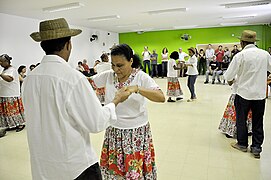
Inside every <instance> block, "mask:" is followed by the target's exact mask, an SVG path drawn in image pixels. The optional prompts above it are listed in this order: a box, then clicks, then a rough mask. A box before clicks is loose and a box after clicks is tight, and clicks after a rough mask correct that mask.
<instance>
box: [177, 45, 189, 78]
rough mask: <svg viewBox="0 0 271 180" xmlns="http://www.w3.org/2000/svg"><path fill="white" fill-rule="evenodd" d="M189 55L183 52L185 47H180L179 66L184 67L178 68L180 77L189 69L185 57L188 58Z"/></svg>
mask: <svg viewBox="0 0 271 180" xmlns="http://www.w3.org/2000/svg"><path fill="white" fill-rule="evenodd" d="M188 57H189V55H188V54H186V53H185V52H183V49H182V48H181V47H180V48H179V62H178V65H177V67H178V68H182V69H181V70H178V74H179V75H180V77H184V74H185V73H186V71H187V68H185V58H188Z"/></svg>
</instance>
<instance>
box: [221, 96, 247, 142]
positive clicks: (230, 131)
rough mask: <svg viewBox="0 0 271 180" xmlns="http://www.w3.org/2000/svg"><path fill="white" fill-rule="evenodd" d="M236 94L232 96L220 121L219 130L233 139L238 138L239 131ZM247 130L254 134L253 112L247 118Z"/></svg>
mask: <svg viewBox="0 0 271 180" xmlns="http://www.w3.org/2000/svg"><path fill="white" fill-rule="evenodd" d="M234 99H235V94H232V95H231V96H230V99H229V102H228V105H227V107H226V109H225V112H224V114H223V117H222V119H221V121H220V124H219V127H218V129H219V130H220V131H221V132H222V133H225V134H227V135H229V136H231V137H236V134H237V129H236V111H235V106H234ZM247 129H248V133H251V132H252V112H251V110H250V111H249V113H248V116H247Z"/></svg>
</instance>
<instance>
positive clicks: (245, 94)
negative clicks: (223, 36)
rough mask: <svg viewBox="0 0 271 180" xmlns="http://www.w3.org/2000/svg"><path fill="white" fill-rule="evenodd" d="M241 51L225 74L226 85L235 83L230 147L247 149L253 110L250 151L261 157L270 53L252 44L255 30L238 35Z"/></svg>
mask: <svg viewBox="0 0 271 180" xmlns="http://www.w3.org/2000/svg"><path fill="white" fill-rule="evenodd" d="M239 39H240V43H241V46H242V48H243V50H242V51H241V52H239V53H237V54H236V55H235V56H234V58H233V60H232V62H231V63H230V66H229V68H228V70H227V71H226V72H225V74H224V77H225V79H226V80H227V81H228V83H229V85H232V84H233V83H236V85H237V93H236V97H235V101H234V105H235V109H236V126H237V143H232V144H231V146H232V147H233V148H236V149H238V150H240V151H243V152H247V147H248V131H247V126H246V120H247V115H248V112H249V110H250V109H251V110H252V132H253V135H252V145H251V146H250V152H251V153H252V154H253V156H254V157H255V158H260V153H261V152H262V144H263V139H264V132H263V115H264V109H265V98H266V94H265V93H266V92H265V91H266V81H267V76H266V73H267V71H271V56H270V55H269V54H268V52H266V51H264V50H262V49H259V48H257V47H256V46H255V42H256V41H257V38H256V32H254V31H251V30H244V31H243V32H242V36H241V37H240V38H239Z"/></svg>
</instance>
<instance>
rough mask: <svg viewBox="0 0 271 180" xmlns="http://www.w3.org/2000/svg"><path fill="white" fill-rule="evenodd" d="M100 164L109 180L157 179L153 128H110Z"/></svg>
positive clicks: (146, 126) (148, 126) (147, 126)
mask: <svg viewBox="0 0 271 180" xmlns="http://www.w3.org/2000/svg"><path fill="white" fill-rule="evenodd" d="M100 165H101V170H102V174H103V178H104V179H106V180H114V179H118V178H121V179H127V180H141V179H142V180H144V179H149V180H156V179H157V171H156V165H155V154H154V147H153V143H152V136H151V131H150V125H149V124H147V125H145V126H142V127H139V128H134V129H118V128H114V127H109V128H107V130H106V133H105V139H104V144H103V148H102V153H101V161H100Z"/></svg>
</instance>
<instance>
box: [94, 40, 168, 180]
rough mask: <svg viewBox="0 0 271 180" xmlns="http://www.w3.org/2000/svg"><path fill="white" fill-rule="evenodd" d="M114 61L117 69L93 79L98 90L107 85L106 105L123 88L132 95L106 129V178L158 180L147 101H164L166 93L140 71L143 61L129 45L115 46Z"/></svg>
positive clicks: (112, 51)
mask: <svg viewBox="0 0 271 180" xmlns="http://www.w3.org/2000/svg"><path fill="white" fill-rule="evenodd" d="M111 58H112V69H113V70H111V71H106V72H103V73H101V74H97V75H95V76H94V77H93V78H92V80H93V81H94V83H95V84H96V86H97V87H103V86H105V85H106V90H105V103H108V102H110V101H111V100H112V98H113V97H114V94H115V92H116V91H117V90H118V89H121V88H123V87H125V88H126V90H127V91H130V93H132V94H131V95H130V97H129V98H128V99H127V100H126V101H124V102H123V103H120V104H119V105H118V106H117V107H116V113H117V121H116V122H115V123H114V124H111V125H110V126H109V127H108V128H107V129H106V132H105V137H104V143H103V147H102V153H101V162H100V165H101V171H102V175H103V179H106V180H115V179H130V180H146V179H149V180H156V179H157V170H156V164H155V154H154V146H153V140H152V134H151V129H150V124H149V122H148V113H147V99H149V100H151V101H154V102H164V101H165V97H164V94H163V92H162V91H161V90H160V88H159V86H158V85H157V84H156V83H155V81H154V80H153V79H152V78H151V77H150V76H149V75H147V74H146V73H144V72H143V71H141V70H140V69H138V67H140V60H139V58H138V56H136V55H133V51H132V49H131V48H130V47H129V46H128V45H127V44H120V45H117V46H115V47H114V48H113V49H112V50H111Z"/></svg>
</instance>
